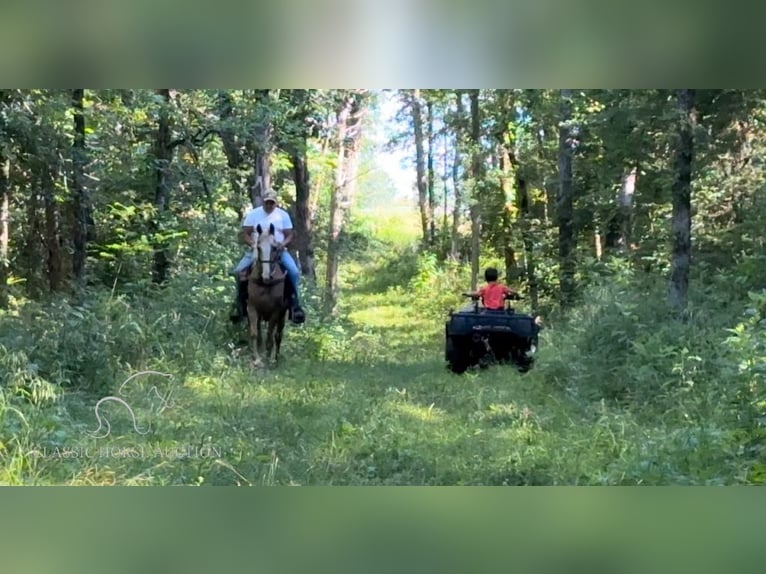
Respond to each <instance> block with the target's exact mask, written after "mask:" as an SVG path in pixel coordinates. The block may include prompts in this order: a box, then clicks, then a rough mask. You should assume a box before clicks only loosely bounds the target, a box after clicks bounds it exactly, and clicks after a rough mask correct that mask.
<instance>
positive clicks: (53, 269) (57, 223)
mask: <svg viewBox="0 0 766 574" xmlns="http://www.w3.org/2000/svg"><path fill="white" fill-rule="evenodd" d="M58 175H59V165H58V162H53V161H52V162H50V163H48V162H45V161H44V160H43V161H42V162H41V165H39V179H38V181H39V182H40V185H41V186H42V190H43V201H44V202H45V245H46V247H47V252H48V256H47V264H48V286H49V288H50V290H51V292H55V291H61V289H62V288H63V286H64V262H63V249H62V245H61V243H62V238H61V217H60V213H59V207H58V202H57V201H56V180H57V179H58Z"/></svg>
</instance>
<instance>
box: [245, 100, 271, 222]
mask: <svg viewBox="0 0 766 574" xmlns="http://www.w3.org/2000/svg"><path fill="white" fill-rule="evenodd" d="M256 100H257V102H258V106H259V108H260V114H261V115H260V116H259V117H260V121H258V123H257V124H256V128H255V134H254V135H255V137H254V140H255V156H254V158H253V185H252V187H251V188H250V200H251V202H252V205H253V207H258V206H260V205H262V204H263V194H264V193H265V192H266V191H267V190H269V189H271V132H272V127H271V112H270V109H269V101H268V100H269V90H257V91H256Z"/></svg>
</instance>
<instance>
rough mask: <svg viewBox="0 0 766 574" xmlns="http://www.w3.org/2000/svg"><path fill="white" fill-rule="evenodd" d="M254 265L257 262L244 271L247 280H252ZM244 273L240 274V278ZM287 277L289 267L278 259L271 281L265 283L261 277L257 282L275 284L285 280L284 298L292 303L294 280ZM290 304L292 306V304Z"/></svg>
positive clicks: (286, 301) (259, 283)
mask: <svg viewBox="0 0 766 574" xmlns="http://www.w3.org/2000/svg"><path fill="white" fill-rule="evenodd" d="M254 265H255V263H254V262H253V263H251V264H250V266H249V267H247V268H246V269H244V270H243V271H242V275H244V276H245V278H246V279H245V281H250V275H251V273H252V271H253V266H254ZM242 275H241V276H240V279H241V277H242ZM287 277H288V275H287V269H286V268H285V266H284V265H283V264H282V263H281V262H280V261H279V260H277V261H276V262H275V263H274V265H273V269H272V271H271V276H270V277H269V279H270V281H269V283H264V282H263V280H260V279H259V280H257V281H256V282H257V284H258V285H269V286H273V285H276V284H278V283H282V282H284V284H285V287H284V289H283V291H282V300H283V301H284V302H285V303H288V304H291V303H292V300H293V284H292V281H288V280H287ZM290 306H291V307H292V305H290Z"/></svg>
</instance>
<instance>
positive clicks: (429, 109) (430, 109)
mask: <svg viewBox="0 0 766 574" xmlns="http://www.w3.org/2000/svg"><path fill="white" fill-rule="evenodd" d="M426 119H427V123H428V128H427V136H428V157H427V173H428V222H429V227H428V244H429V245H430V246H431V247H433V245H434V241H435V240H436V222H435V215H436V197H435V195H434V193H435V191H434V146H435V142H434V103H433V100H432V99H431V98H430V97H428V98H427V99H426Z"/></svg>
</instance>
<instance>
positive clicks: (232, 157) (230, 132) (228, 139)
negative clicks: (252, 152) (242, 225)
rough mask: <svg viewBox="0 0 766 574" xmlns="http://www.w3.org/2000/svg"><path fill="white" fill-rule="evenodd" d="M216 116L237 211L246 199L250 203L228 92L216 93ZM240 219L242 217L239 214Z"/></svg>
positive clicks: (232, 104)
mask: <svg viewBox="0 0 766 574" xmlns="http://www.w3.org/2000/svg"><path fill="white" fill-rule="evenodd" d="M218 115H219V117H220V118H221V123H222V125H221V127H220V129H219V130H218V134H219V135H220V137H221V143H222V144H223V153H224V154H225V155H226V164H227V166H228V167H229V185H231V190H232V193H233V194H234V197H235V198H236V200H237V209H238V210H239V209H240V207H241V203H242V202H243V201H244V200H245V198H247V201H248V203H252V199H251V198H250V194H249V193H248V192H247V178H246V177H244V176H243V174H242V167H243V166H244V164H245V158H244V156H243V155H242V151H241V146H240V142H239V140H238V139H237V135H236V133H235V132H234V128H233V127H232V125H231V123H232V122H233V121H234V101H233V100H232V97H231V94H230V93H229V92H228V91H221V92H219V93H218ZM239 215H240V219H241V218H242V216H243V215H244V214H243V213H239Z"/></svg>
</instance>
